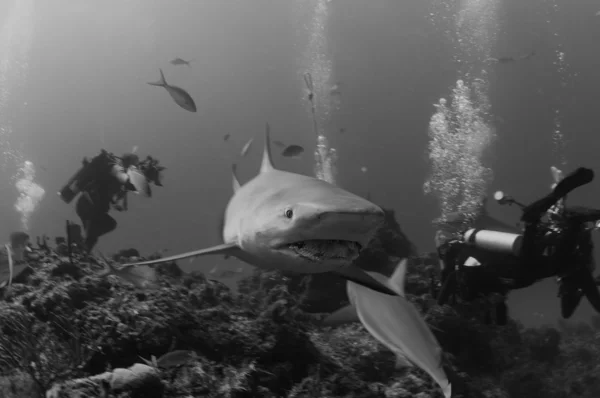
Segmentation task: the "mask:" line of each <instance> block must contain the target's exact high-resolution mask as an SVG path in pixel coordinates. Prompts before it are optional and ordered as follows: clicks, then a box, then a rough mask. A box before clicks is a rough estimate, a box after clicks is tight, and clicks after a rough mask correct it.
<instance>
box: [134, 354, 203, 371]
mask: <svg viewBox="0 0 600 398" xmlns="http://www.w3.org/2000/svg"><path fill="white" fill-rule="evenodd" d="M140 358H141V359H142V360H143V361H144V362H146V364H148V365H149V366H154V367H155V368H163V369H164V368H174V367H176V366H180V365H184V364H186V363H187V362H189V361H191V360H194V359H198V354H196V352H195V351H189V350H175V351H171V352H167V353H166V354H165V355H163V356H162V357H160V358H158V359H156V357H155V356H154V355H152V357H151V359H150V360H147V359H146V358H143V357H140Z"/></svg>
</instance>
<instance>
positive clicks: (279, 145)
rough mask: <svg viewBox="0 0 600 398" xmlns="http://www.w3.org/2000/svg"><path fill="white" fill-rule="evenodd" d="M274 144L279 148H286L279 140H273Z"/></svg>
mask: <svg viewBox="0 0 600 398" xmlns="http://www.w3.org/2000/svg"><path fill="white" fill-rule="evenodd" d="M273 144H275V145H277V146H278V147H279V148H285V144H284V143H283V142H281V141H279V140H273Z"/></svg>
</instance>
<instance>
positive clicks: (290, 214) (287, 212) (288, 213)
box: [285, 209, 294, 218]
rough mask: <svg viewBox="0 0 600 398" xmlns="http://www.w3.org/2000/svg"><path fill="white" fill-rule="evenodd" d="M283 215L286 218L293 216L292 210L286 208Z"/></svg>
mask: <svg viewBox="0 0 600 398" xmlns="http://www.w3.org/2000/svg"><path fill="white" fill-rule="evenodd" d="M285 216H286V217H287V218H292V217H294V211H293V210H292V209H287V210H286V211H285Z"/></svg>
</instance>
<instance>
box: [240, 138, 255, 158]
mask: <svg viewBox="0 0 600 398" xmlns="http://www.w3.org/2000/svg"><path fill="white" fill-rule="evenodd" d="M252 141H254V137H253V138H250V139H249V140H248V142H246V145H244V147H243V148H242V152H240V155H242V156H246V153H248V149H250V145H252Z"/></svg>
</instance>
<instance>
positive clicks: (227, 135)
mask: <svg viewBox="0 0 600 398" xmlns="http://www.w3.org/2000/svg"><path fill="white" fill-rule="evenodd" d="M229 137H231V136H230V135H229V134H225V135H224V136H223V141H225V142H227V141H229Z"/></svg>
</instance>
